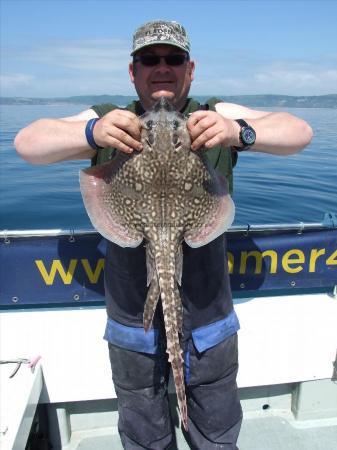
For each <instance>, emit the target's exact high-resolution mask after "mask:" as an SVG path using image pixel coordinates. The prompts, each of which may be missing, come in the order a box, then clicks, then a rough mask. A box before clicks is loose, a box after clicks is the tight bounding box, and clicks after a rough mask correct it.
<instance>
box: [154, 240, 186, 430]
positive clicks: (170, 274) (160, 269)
mask: <svg viewBox="0 0 337 450" xmlns="http://www.w3.org/2000/svg"><path fill="white" fill-rule="evenodd" d="M164 252H165V250H164V249H163V248H162V249H161V251H160V252H158V254H156V257H155V261H156V271H157V274H158V282H159V288H160V296H161V301H162V306H163V316H164V323H165V332H166V341H167V353H168V355H169V358H168V360H169V362H170V363H171V367H172V373H173V379H174V384H175V388H176V394H177V399H178V406H179V410H180V416H181V420H182V423H183V426H184V428H185V430H187V403H186V393H185V380H184V369H183V368H184V360H183V357H182V353H183V352H182V349H181V347H180V342H179V329H180V328H181V318H180V317H181V311H180V310H179V311H177V297H178V299H179V304H181V301H180V296H179V291H178V288H177V281H176V278H175V254H174V247H173V245H172V246H169V247H168V248H167V252H165V253H166V254H163V253H164Z"/></svg>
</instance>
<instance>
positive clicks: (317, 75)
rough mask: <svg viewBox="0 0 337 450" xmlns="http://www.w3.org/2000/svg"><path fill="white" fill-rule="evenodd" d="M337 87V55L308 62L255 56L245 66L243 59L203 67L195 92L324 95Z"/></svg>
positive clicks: (194, 85)
mask: <svg viewBox="0 0 337 450" xmlns="http://www.w3.org/2000/svg"><path fill="white" fill-rule="evenodd" d="M205 66H206V67H205ZM197 69H199V67H198V66H197ZM222 74H223V75H222ZM210 86H211V88H212V90H210ZM336 86H337V69H336V55H331V54H330V55H320V57H319V59H318V58H317V59H314V58H311V59H310V58H308V59H307V60H304V59H303V58H297V59H295V58H293V59H290V58H289V59H283V60H281V59H275V58H272V57H270V58H267V57H266V56H265V55H256V58H255V59H253V58H252V57H251V56H250V58H249V59H248V60H247V61H246V64H242V60H241V58H239V60H236V59H235V58H234V59H233V60H230V61H229V60H228V59H226V60H225V61H221V60H219V59H218V60H211V61H209V64H206V65H205V64H202V65H201V67H200V74H199V73H198V76H197V80H196V81H194V83H193V85H192V90H193V93H195V94H212V93H215V94H222V95H240V94H284V95H324V94H331V93H335V92H336Z"/></svg>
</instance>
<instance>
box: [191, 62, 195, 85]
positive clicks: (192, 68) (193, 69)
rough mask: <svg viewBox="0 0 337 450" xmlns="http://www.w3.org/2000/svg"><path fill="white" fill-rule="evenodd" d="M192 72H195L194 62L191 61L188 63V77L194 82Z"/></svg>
mask: <svg viewBox="0 0 337 450" xmlns="http://www.w3.org/2000/svg"><path fill="white" fill-rule="evenodd" d="M194 71H195V62H194V61H193V60H191V61H190V77H191V81H193V80H194Z"/></svg>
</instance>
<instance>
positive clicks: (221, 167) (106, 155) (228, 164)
mask: <svg viewBox="0 0 337 450" xmlns="http://www.w3.org/2000/svg"><path fill="white" fill-rule="evenodd" d="M219 102H221V100H218V99H216V98H210V99H209V100H207V102H206V103H205V105H208V108H207V109H209V110H211V111H215V105H216V103H219ZM91 109H93V110H94V111H95V112H96V113H97V114H98V116H99V117H102V116H104V115H105V114H107V113H108V112H110V111H113V110H114V109H126V110H128V111H131V112H133V113H134V114H136V115H137V116H140V115H142V114H143V113H144V110H143V108H142V106H141V104H140V102H139V101H133V102H132V103H130V104H129V105H128V106H127V107H126V108H120V107H118V106H117V105H113V104H112V103H104V104H101V105H94V106H92V107H91ZM200 109H201V105H200V103H199V102H197V101H196V100H194V99H191V98H188V99H187V103H186V106H185V108H184V109H183V111H181V112H182V114H184V115H185V116H186V117H188V115H189V114H190V113H192V112H195V111H198V110H200ZM115 153H116V149H115V148H111V147H109V148H103V149H102V150H99V151H98V152H97V155H96V156H95V157H94V158H93V159H92V165H97V164H103V163H104V162H106V161H108V160H110V159H112V158H113V157H114V155H115ZM206 156H207V158H208V159H209V161H210V163H211V164H212V166H213V167H214V168H215V169H216V170H217V172H219V173H220V174H221V175H224V176H225V177H226V179H227V181H228V186H229V191H230V193H232V192H233V167H234V166H235V164H236V161H237V152H232V151H231V149H230V148H228V147H225V146H223V145H218V146H217V147H213V148H211V149H210V150H207V152H206Z"/></svg>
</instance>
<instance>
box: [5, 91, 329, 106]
mask: <svg viewBox="0 0 337 450" xmlns="http://www.w3.org/2000/svg"><path fill="white" fill-rule="evenodd" d="M210 97H211V96H210V95H195V96H194V98H196V99H198V100H199V101H201V102H204V101H205V100H206V99H208V98H210ZM214 97H217V98H219V99H222V100H223V101H225V102H229V103H237V104H240V105H244V106H251V107H269V106H271V107H273V106H276V107H288V108H337V94H329V95H315V96H291V95H231V96H224V95H214ZM135 99H136V97H135V96H130V95H81V96H74V97H55V98H29V97H0V105H63V104H74V105H75V104H77V105H87V106H88V105H95V104H99V103H114V104H115V105H119V106H122V105H127V104H128V103H130V102H131V101H132V100H135Z"/></svg>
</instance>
